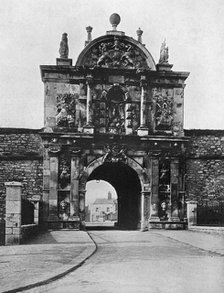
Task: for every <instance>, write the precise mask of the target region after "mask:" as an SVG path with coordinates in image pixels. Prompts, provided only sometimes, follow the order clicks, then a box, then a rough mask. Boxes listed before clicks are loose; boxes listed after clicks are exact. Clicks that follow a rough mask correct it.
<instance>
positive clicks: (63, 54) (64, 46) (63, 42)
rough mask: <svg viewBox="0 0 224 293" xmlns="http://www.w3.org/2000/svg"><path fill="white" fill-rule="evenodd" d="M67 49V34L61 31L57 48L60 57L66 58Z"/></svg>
mask: <svg viewBox="0 0 224 293" xmlns="http://www.w3.org/2000/svg"><path fill="white" fill-rule="evenodd" d="M68 51H69V50H68V35H67V34H66V33H63V35H62V38H61V42H60V48H59V54H60V58H64V59H67V58H68Z"/></svg>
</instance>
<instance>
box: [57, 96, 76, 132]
mask: <svg viewBox="0 0 224 293" xmlns="http://www.w3.org/2000/svg"><path fill="white" fill-rule="evenodd" d="M77 99H78V95H77V94H69V93H65V94H58V95H57V115H56V124H57V126H59V127H69V128H72V127H75V118H76V103H77Z"/></svg>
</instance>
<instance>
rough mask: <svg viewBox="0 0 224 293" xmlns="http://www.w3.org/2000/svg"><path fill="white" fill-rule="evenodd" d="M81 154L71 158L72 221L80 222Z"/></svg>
mask: <svg viewBox="0 0 224 293" xmlns="http://www.w3.org/2000/svg"><path fill="white" fill-rule="evenodd" d="M79 165H80V157H79V152H77V154H72V157H71V190H70V220H74V221H79V171H80V168H79V167H80V166H79Z"/></svg>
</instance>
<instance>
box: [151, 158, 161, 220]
mask: <svg viewBox="0 0 224 293" xmlns="http://www.w3.org/2000/svg"><path fill="white" fill-rule="evenodd" d="M151 174H152V176H151V202H150V220H149V222H150V221H159V220H160V219H159V217H158V205H159V158H158V157H151Z"/></svg>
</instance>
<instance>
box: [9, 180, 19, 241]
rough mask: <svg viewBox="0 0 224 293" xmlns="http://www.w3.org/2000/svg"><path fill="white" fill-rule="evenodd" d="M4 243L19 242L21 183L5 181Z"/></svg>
mask: <svg viewBox="0 0 224 293" xmlns="http://www.w3.org/2000/svg"><path fill="white" fill-rule="evenodd" d="M5 186H6V221H5V245H11V244H20V241H21V236H22V235H21V201H22V184H21V183H20V182H6V183H5Z"/></svg>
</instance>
